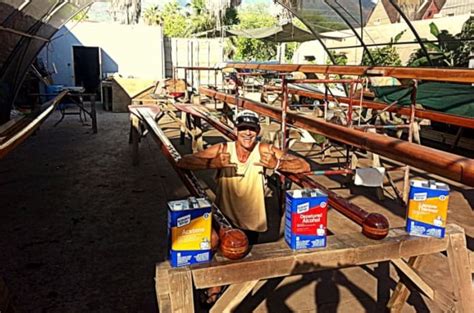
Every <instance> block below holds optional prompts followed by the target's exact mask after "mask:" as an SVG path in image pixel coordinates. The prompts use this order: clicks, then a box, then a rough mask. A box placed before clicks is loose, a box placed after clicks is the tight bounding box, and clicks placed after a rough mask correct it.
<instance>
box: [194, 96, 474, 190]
mask: <svg viewBox="0 0 474 313" xmlns="http://www.w3.org/2000/svg"><path fill="white" fill-rule="evenodd" d="M199 90H200V93H201V94H203V95H207V96H209V97H213V98H215V99H217V100H220V101H223V102H227V103H230V104H234V105H239V106H241V107H244V108H246V109H249V110H252V111H255V112H257V113H260V114H263V115H265V116H269V117H271V118H274V119H275V120H277V121H281V109H279V108H275V107H272V106H269V105H266V104H263V103H260V102H256V101H253V100H250V99H246V98H236V97H235V96H233V95H228V94H225V93H222V92H216V91H215V90H212V89H209V88H204V87H201V88H200V89H199ZM287 120H288V123H289V124H292V125H294V126H296V127H301V128H304V129H306V130H309V131H311V132H314V133H319V134H321V135H324V136H326V137H329V138H331V139H333V140H336V141H339V142H341V143H344V144H347V145H351V146H354V147H356V148H361V149H367V150H369V151H372V152H375V153H378V154H381V155H383V156H385V157H388V158H390V159H392V160H396V161H399V162H402V163H404V164H407V165H410V166H414V167H416V168H419V169H422V170H425V171H427V172H429V173H434V174H437V175H440V176H443V177H446V178H449V179H452V180H454V181H457V182H461V183H463V184H465V185H468V186H474V160H472V159H469V158H467V157H462V156H459V155H455V154H452V153H447V152H443V151H440V150H436V149H432V148H428V147H424V146H421V145H417V144H414V143H410V142H407V141H404V140H400V139H396V138H391V137H387V136H383V135H379V134H373V133H366V132H363V131H360V130H356V129H352V128H348V127H345V126H341V125H336V124H332V123H328V122H325V121H320V120H316V119H314V118H311V117H307V116H302V115H298V114H295V113H291V112H288V113H287Z"/></svg>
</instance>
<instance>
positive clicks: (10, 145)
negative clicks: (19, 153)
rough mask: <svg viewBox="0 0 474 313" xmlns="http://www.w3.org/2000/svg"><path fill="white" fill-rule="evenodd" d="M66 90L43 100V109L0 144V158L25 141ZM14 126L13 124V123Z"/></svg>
mask: <svg viewBox="0 0 474 313" xmlns="http://www.w3.org/2000/svg"><path fill="white" fill-rule="evenodd" d="M67 93H68V92H67V91H62V92H61V93H59V94H58V95H57V96H56V97H55V98H54V99H52V100H50V101H48V102H45V103H44V104H43V105H42V109H43V111H42V112H41V113H39V114H38V115H37V116H36V117H35V118H34V119H32V120H31V121H30V122H29V123H28V124H27V125H26V126H25V127H23V128H22V129H21V130H19V131H18V132H16V133H15V134H14V135H13V136H12V137H11V138H9V139H7V140H6V141H5V142H3V143H1V144H0V159H2V158H3V157H5V156H6V155H7V154H8V153H9V152H11V151H12V150H13V149H15V148H16V147H17V146H18V145H19V144H21V143H22V142H23V141H25V140H26V139H27V138H28V137H29V136H30V135H31V134H32V133H33V132H34V131H35V130H36V129H37V128H38V127H39V126H40V125H41V123H42V122H43V121H44V120H45V119H46V118H47V117H48V116H49V115H50V114H51V113H52V112H53V111H54V109H55V108H56V106H57V104H58V103H59V102H60V101H61V99H62V98H64V96H66V95H67ZM13 126H14V125H13Z"/></svg>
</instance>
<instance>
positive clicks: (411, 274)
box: [391, 259, 435, 300]
mask: <svg viewBox="0 0 474 313" xmlns="http://www.w3.org/2000/svg"><path fill="white" fill-rule="evenodd" d="M391 261H392V263H393V264H395V266H396V267H398V269H399V270H400V271H402V272H403V273H404V274H405V275H406V276H407V277H408V278H409V279H410V280H411V281H412V282H413V283H414V284H415V285H416V286H417V287H418V288H420V290H421V291H423V293H424V294H425V295H426V296H427V297H428V298H430V299H431V300H433V299H434V293H435V292H434V290H433V288H431V286H430V285H428V284H427V283H426V282H425V281H424V280H423V279H422V278H421V277H420V275H418V273H417V271H416V269H414V268H412V267H411V266H410V265H409V264H407V263H405V261H403V260H402V259H393V260H391Z"/></svg>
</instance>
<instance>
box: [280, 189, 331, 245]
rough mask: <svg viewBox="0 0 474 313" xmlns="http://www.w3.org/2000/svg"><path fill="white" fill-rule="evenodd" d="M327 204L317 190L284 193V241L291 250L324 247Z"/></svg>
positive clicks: (323, 196) (326, 199)
mask: <svg viewBox="0 0 474 313" xmlns="http://www.w3.org/2000/svg"><path fill="white" fill-rule="evenodd" d="M327 203H328V196H327V195H326V194H325V193H323V192H322V191H321V190H319V189H300V190H289V191H287V192H286V213H285V240H286V242H287V243H288V245H289V246H290V248H291V249H293V250H299V249H309V248H321V247H325V246H326V228H327Z"/></svg>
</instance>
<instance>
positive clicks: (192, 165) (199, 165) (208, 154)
mask: <svg viewBox="0 0 474 313" xmlns="http://www.w3.org/2000/svg"><path fill="white" fill-rule="evenodd" d="M224 151H225V144H216V145H213V146H211V147H209V148H207V149H205V150H203V151H199V152H196V153H194V154H188V155H184V156H183V157H182V158H181V159H180V160H179V161H178V164H177V165H178V167H180V168H184V169H188V170H204V169H213V168H225V167H235V164H232V163H230V155H229V154H228V153H226V152H224Z"/></svg>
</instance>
